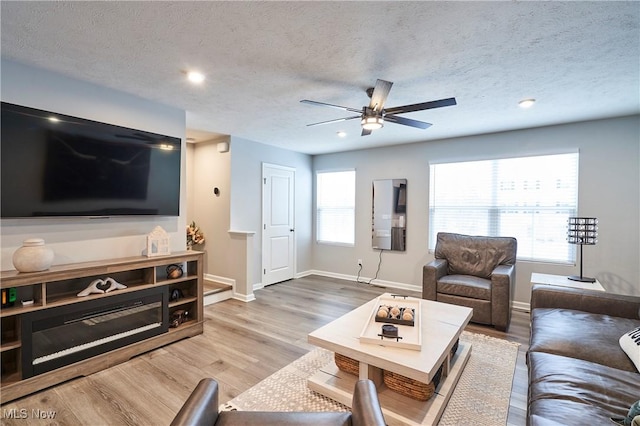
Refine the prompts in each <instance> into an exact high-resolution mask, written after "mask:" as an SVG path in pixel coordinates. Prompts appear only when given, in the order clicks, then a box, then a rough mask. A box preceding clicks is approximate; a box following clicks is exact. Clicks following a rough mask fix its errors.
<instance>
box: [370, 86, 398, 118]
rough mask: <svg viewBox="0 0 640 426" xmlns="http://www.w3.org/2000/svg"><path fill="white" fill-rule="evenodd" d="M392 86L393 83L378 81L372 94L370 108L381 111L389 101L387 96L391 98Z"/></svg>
mask: <svg viewBox="0 0 640 426" xmlns="http://www.w3.org/2000/svg"><path fill="white" fill-rule="evenodd" d="M392 85H393V83H392V82H390V81H386V80H380V79H378V80H376V86H375V87H374V88H373V93H372V94H371V102H369V108H371V109H375V110H376V111H381V110H382V108H384V103H385V102H386V100H387V96H389V91H390V90H391V86H392Z"/></svg>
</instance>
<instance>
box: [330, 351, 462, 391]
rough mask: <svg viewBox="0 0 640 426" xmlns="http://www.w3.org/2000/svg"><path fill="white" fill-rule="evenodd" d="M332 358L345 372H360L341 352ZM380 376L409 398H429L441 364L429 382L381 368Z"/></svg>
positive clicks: (439, 372)
mask: <svg viewBox="0 0 640 426" xmlns="http://www.w3.org/2000/svg"><path fill="white" fill-rule="evenodd" d="M459 343H460V341H459V340H456V343H455V344H454V345H453V347H452V348H451V356H452V357H453V355H455V353H456V352H457V351H458V345H459ZM334 360H335V363H336V366H338V368H339V369H340V370H342V371H344V372H346V373H350V374H355V375H356V376H357V375H359V374H360V368H359V363H358V361H356V360H355V359H353V358H349V357H348V356H345V355H341V354H338V353H336V354H334ZM382 378H383V380H384V384H385V385H387V387H388V388H389V389H391V390H393V391H395V392H398V393H399V394H401V395H404V396H408V397H409V398H413V399H417V400H419V401H427V400H429V399H430V398H431V397H432V396H433V394H434V393H435V391H436V388H437V387H438V385H439V384H440V379H441V378H442V366H440V368H439V369H438V372H437V373H436V375H435V376H434V377H433V380H431V383H422V382H419V381H417V380H414V379H411V378H409V377H405V376H403V375H401V374H397V373H393V372H391V371H387V370H383V372H382Z"/></svg>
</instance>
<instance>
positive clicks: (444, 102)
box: [385, 98, 457, 114]
mask: <svg viewBox="0 0 640 426" xmlns="http://www.w3.org/2000/svg"><path fill="white" fill-rule="evenodd" d="M453 105H457V103H456V98H446V99H440V100H437V101H429V102H422V103H420V104H412V105H404V106H398V107H393V108H387V109H385V113H386V114H402V113H405V112H413V111H422V110H425V109H433V108H442V107H446V106H453Z"/></svg>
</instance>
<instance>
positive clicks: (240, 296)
mask: <svg viewBox="0 0 640 426" xmlns="http://www.w3.org/2000/svg"><path fill="white" fill-rule="evenodd" d="M233 298H234V299H236V300H239V301H241V302H251V301H253V300H256V296H255V295H254V294H253V293H251V294H234V295H233Z"/></svg>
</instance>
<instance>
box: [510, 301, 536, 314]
mask: <svg viewBox="0 0 640 426" xmlns="http://www.w3.org/2000/svg"><path fill="white" fill-rule="evenodd" d="M511 309H513V310H514V311H522V312H531V304H529V303H525V302H516V301H514V302H513V303H511Z"/></svg>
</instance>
